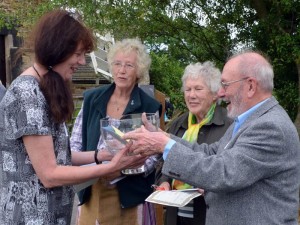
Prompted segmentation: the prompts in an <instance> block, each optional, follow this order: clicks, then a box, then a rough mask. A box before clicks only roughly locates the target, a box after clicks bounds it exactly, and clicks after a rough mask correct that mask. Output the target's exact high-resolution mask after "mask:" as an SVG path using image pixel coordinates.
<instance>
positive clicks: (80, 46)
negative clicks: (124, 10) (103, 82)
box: [0, 10, 144, 225]
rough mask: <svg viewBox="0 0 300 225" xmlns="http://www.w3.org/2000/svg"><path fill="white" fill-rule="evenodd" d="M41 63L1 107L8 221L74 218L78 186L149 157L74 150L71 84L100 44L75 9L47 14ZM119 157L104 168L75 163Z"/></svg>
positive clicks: (1, 214) (1, 178) (37, 47)
mask: <svg viewBox="0 0 300 225" xmlns="http://www.w3.org/2000/svg"><path fill="white" fill-rule="evenodd" d="M33 44H34V45H33V50H34V54H35V61H34V62H33V63H32V65H31V66H30V67H29V68H27V69H26V70H25V71H24V72H22V73H21V75H20V76H18V77H17V78H16V79H15V80H14V81H13V82H12V84H11V85H10V87H9V88H8V90H7V92H6V94H5V96H4V98H3V99H2V101H1V106H0V164H1V167H0V190H1V196H0V221H1V224H39V225H40V224H43V225H47V224H48V225H54V224H65V225H67V224H70V221H71V213H72V207H73V197H74V191H73V188H72V186H71V185H72V184H77V183H81V182H85V181H88V180H90V179H92V178H96V177H100V176H103V175H107V174H110V173H115V172H116V171H119V170H120V169H122V168H126V167H127V166H128V167H132V166H137V165H139V164H141V163H143V162H144V159H143V158H142V157H133V156H127V154H126V149H123V151H121V152H120V153H119V154H117V155H116V156H115V157H114V158H113V159H111V156H110V155H109V154H105V152H102V154H103V155H100V154H99V155H96V154H94V152H93V151H89V152H81V153H79V152H78V153H74V154H73V155H72V156H71V151H70V147H69V137H68V132H67V128H66V125H65V121H67V120H68V119H70V118H71V115H72V112H73V108H74V107H73V100H72V94H71V90H70V87H69V82H70V80H71V78H72V75H73V73H74V72H75V71H76V70H77V69H78V67H79V66H81V65H84V64H85V54H86V53H88V52H90V51H92V50H93V49H94V46H95V42H94V37H93V34H92V32H91V31H90V30H89V29H88V28H86V27H85V26H84V25H83V24H82V22H80V21H79V20H78V19H77V18H75V17H74V16H73V15H72V14H71V13H69V12H67V11H64V10H54V11H51V12H49V13H47V14H45V15H44V16H43V17H42V18H41V19H40V21H39V23H38V24H37V25H36V27H35V29H34V32H33ZM95 156H96V157H101V159H107V160H111V161H110V163H108V164H102V165H96V166H85V167H79V166H71V164H72V162H73V164H76V165H80V164H87V163H92V162H95V160H97V159H95V158H94V157H95Z"/></svg>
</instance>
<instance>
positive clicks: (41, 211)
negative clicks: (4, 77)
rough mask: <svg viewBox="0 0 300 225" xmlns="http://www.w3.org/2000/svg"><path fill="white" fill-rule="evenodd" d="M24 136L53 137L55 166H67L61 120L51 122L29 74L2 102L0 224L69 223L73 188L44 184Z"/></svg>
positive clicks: (65, 224) (68, 157)
mask: <svg viewBox="0 0 300 225" xmlns="http://www.w3.org/2000/svg"><path fill="white" fill-rule="evenodd" d="M24 135H51V136H52V137H53V144H54V151H55V156H56V162H57V164H58V165H71V153H70V149H69V144H68V143H69V142H68V139H69V138H68V134H67V130H66V127H65V124H55V123H53V122H52V120H51V118H50V116H49V108H48V105H47V103H46V101H45V98H44V96H43V94H42V92H41V91H40V88H39V84H38V81H37V80H36V78H34V77H32V76H19V77H18V78H17V79H15V80H14V81H13V83H12V84H11V86H10V87H9V89H8V90H7V93H6V95H5V96H4V98H3V100H2V102H1V104H0V223H1V224H3V225H4V224H5V225H69V224H70V221H71V214H72V206H73V198H74V191H73V187H70V186H63V187H56V188H45V187H44V186H43V184H42V183H41V181H40V180H39V178H38V177H37V175H36V173H35V171H34V169H33V166H32V164H31V162H30V160H29V157H28V154H27V152H26V149H25V147H24V143H23V141H22V136H24ZM40 151H43V149H40Z"/></svg>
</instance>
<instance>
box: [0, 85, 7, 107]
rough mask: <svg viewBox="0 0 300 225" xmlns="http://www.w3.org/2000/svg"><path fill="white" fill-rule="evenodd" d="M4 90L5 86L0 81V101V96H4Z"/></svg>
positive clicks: (0, 97)
mask: <svg viewBox="0 0 300 225" xmlns="http://www.w3.org/2000/svg"><path fill="white" fill-rule="evenodd" d="M5 92H6V88H5V87H4V86H3V85H2V83H1V82H0V102H1V100H2V98H3V97H4V95H5Z"/></svg>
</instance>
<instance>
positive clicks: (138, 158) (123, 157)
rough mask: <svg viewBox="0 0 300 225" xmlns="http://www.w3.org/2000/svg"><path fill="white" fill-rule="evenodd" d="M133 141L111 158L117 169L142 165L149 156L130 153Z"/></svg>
mask: <svg viewBox="0 0 300 225" xmlns="http://www.w3.org/2000/svg"><path fill="white" fill-rule="evenodd" d="M131 145H132V144H131V143H129V144H127V145H126V147H125V148H123V149H122V150H120V151H119V152H118V153H117V154H116V155H115V156H114V157H113V158H112V160H111V162H110V163H112V165H113V166H114V168H115V170H118V171H120V170H123V169H127V168H136V167H139V166H142V165H143V164H144V162H145V161H146V159H147V158H148V157H147V156H142V155H133V154H130V153H129V149H130V147H131Z"/></svg>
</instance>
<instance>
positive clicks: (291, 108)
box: [274, 81, 300, 121]
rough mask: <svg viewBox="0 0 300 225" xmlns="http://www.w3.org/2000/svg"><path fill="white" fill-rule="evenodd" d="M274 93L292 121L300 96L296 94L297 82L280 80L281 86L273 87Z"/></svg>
mask: <svg viewBox="0 0 300 225" xmlns="http://www.w3.org/2000/svg"><path fill="white" fill-rule="evenodd" d="M274 95H275V96H276V98H277V99H278V101H279V103H280V104H281V105H282V107H283V108H284V109H285V110H286V111H287V113H288V114H289V116H290V118H291V120H292V121H294V120H295V119H296V116H297V110H298V105H299V104H300V98H299V96H298V89H297V83H295V82H292V81H282V82H281V88H275V89H274Z"/></svg>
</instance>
